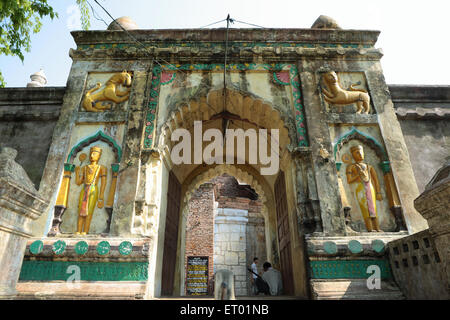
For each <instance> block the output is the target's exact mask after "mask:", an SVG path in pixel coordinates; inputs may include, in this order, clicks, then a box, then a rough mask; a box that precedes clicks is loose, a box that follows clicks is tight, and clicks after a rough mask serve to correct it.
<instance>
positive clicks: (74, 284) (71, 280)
mask: <svg viewBox="0 0 450 320" xmlns="http://www.w3.org/2000/svg"><path fill="white" fill-rule="evenodd" d="M66 273H68V274H70V276H69V277H68V278H67V280H66V286H67V287H68V288H69V289H80V288H81V284H80V280H81V269H80V267H79V266H77V265H74V264H72V265H70V266H68V267H67V270H66Z"/></svg>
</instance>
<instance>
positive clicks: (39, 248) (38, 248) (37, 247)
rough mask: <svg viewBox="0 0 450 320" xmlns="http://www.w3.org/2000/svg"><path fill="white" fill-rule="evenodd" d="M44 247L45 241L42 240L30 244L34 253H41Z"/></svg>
mask: <svg viewBox="0 0 450 320" xmlns="http://www.w3.org/2000/svg"><path fill="white" fill-rule="evenodd" d="M43 249H44V243H43V242H42V241H41V240H36V241H33V243H32V244H30V252H31V253H32V254H39V253H41V252H42V250H43Z"/></svg>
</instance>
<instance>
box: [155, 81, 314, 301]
mask: <svg viewBox="0 0 450 320" xmlns="http://www.w3.org/2000/svg"><path fill="white" fill-rule="evenodd" d="M221 92H223V90H215V91H211V92H210V93H209V94H208V96H207V97H205V98H200V99H197V100H192V101H190V102H189V103H187V104H184V105H182V106H180V107H179V108H177V109H176V110H174V111H173V112H172V113H171V115H170V117H169V118H168V119H167V121H166V122H165V124H164V125H163V126H162V129H161V131H160V132H159V134H160V135H159V139H158V140H157V141H159V145H158V148H159V150H160V153H161V154H162V156H163V160H164V165H165V167H166V169H167V171H168V172H169V173H168V187H167V207H166V214H165V216H166V218H165V219H166V223H165V228H164V230H160V231H159V232H164V237H163V239H164V246H163V248H164V249H163V250H164V252H163V253H162V257H163V258H162V264H161V265H160V266H159V267H160V268H161V270H162V272H161V295H162V296H173V295H174V296H178V295H181V294H183V292H184V290H183V289H184V280H185V279H184V277H185V269H184V268H185V261H184V246H183V237H184V234H185V227H186V226H185V219H184V218H185V216H186V208H187V206H186V204H187V203H188V200H189V199H190V197H191V195H192V193H193V192H194V191H195V190H196V189H197V188H198V187H199V186H200V185H201V184H203V183H205V182H207V181H209V180H211V179H212V178H214V177H217V176H220V175H222V174H224V173H226V174H229V175H230V176H233V177H235V178H236V179H237V180H239V181H242V182H244V183H246V184H248V185H249V186H251V187H252V188H253V189H254V190H255V191H256V192H257V193H258V195H259V196H260V199H261V201H262V203H263V209H262V214H263V216H264V219H265V240H266V248H267V258H268V260H269V261H270V262H271V263H272V265H273V266H274V267H275V268H276V269H278V270H280V271H281V272H282V275H283V283H284V288H285V291H284V293H285V294H288V295H297V296H302V297H306V296H307V293H306V292H307V281H306V280H307V279H306V270H305V267H304V252H303V247H302V245H301V244H302V241H300V239H299V235H298V229H297V216H296V208H295V206H296V195H295V163H294V161H293V160H292V157H291V155H290V152H289V149H290V148H289V145H290V143H291V141H296V139H295V137H291V136H290V134H289V130H288V129H287V127H289V125H285V122H284V121H283V120H282V118H283V115H280V113H279V111H278V110H276V109H275V108H273V107H272V106H271V105H270V104H267V103H264V101H262V100H258V99H255V98H253V97H251V96H249V95H245V94H242V93H241V92H237V91H232V90H227V91H226V95H227V99H226V101H228V102H227V103H226V104H224V103H223V101H224V100H225V99H224V98H223V96H221V95H220V93H221ZM285 119H288V118H285ZM194 121H202V125H203V128H204V129H205V130H206V129H211V128H214V129H218V130H221V131H222V132H225V130H226V129H242V130H248V129H255V130H259V129H268V132H269V137H270V134H271V133H272V132H273V131H272V130H274V129H278V130H279V143H278V144H277V145H274V144H273V143H272V140H271V139H270V138H268V139H267V141H266V142H267V145H268V149H269V150H270V151H269V152H271V153H275V154H276V155H277V157H278V160H279V164H280V171H278V172H277V173H276V174H273V175H262V174H261V168H262V167H264V165H262V164H259V163H257V164H255V163H250V162H251V161H249V153H250V151H249V150H250V144H249V143H248V141H247V142H246V144H245V148H244V149H245V153H244V155H242V154H239V153H238V152H235V153H234V154H233V160H234V162H233V163H232V164H215V163H212V164H209V165H208V164H206V163H200V164H192V163H190V164H186V163H182V164H174V163H173V162H172V160H171V157H170V153H171V150H172V148H173V147H174V146H175V143H174V142H172V141H171V136H172V134H173V133H174V132H175V130H176V129H184V130H187V131H188V132H189V133H191V134H192V135H194V134H195V132H194ZM286 121H289V120H286ZM201 143H202V145H201V146H202V147H203V149H202V150H204V148H205V146H206V145H207V143H205V141H202V142H201ZM197 146H198V145H197ZM275 146H277V147H278V148H275ZM236 149H237V148H235V150H234V151H236ZM194 152H196V151H195V150H194V145H193V144H192V145H191V153H192V154H194ZM226 154H227V150H226V148H225V143H224V145H223V155H224V159H225V155H226ZM283 172H284V173H283ZM285 177H288V179H285ZM178 192H179V193H178ZM178 194H179V196H178ZM172 202H176V203H177V204H174V203H172ZM167 264H170V265H167Z"/></svg>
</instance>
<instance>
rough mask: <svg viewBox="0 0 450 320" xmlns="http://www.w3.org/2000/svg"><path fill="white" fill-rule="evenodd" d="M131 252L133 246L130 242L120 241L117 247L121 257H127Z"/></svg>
mask: <svg viewBox="0 0 450 320" xmlns="http://www.w3.org/2000/svg"><path fill="white" fill-rule="evenodd" d="M132 250H133V244H132V243H131V242H130V241H122V242H121V243H120V245H119V252H120V254H121V255H124V256H127V255H129V254H130V253H131V251H132Z"/></svg>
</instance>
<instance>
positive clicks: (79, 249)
mask: <svg viewBox="0 0 450 320" xmlns="http://www.w3.org/2000/svg"><path fill="white" fill-rule="evenodd" d="M88 249H89V245H88V243H87V242H86V241H78V242H77V244H76V245H75V252H76V253H77V254H85V253H86V252H87V251H88Z"/></svg>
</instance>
